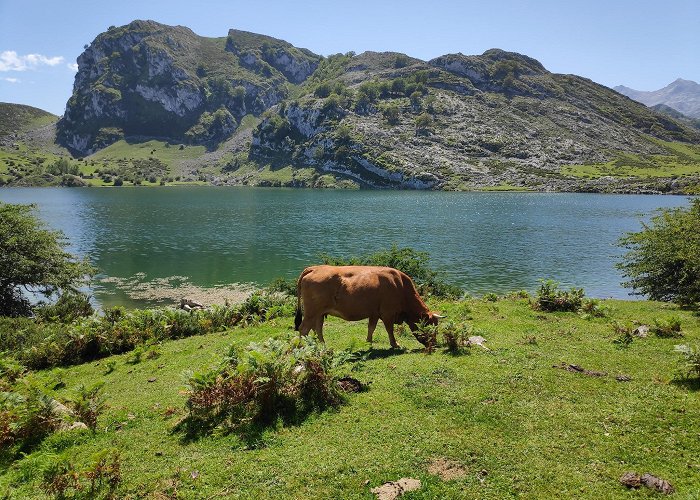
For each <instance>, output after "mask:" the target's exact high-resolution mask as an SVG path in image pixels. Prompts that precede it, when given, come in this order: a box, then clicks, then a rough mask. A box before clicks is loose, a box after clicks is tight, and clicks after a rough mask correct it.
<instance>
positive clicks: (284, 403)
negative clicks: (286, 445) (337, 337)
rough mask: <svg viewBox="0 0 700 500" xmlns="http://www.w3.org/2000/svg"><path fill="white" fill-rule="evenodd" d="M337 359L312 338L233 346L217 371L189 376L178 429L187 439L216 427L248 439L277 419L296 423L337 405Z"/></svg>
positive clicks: (209, 432)
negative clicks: (235, 432) (184, 406)
mask: <svg viewBox="0 0 700 500" xmlns="http://www.w3.org/2000/svg"><path fill="white" fill-rule="evenodd" d="M342 360H343V358H342V357H338V356H336V355H334V354H333V351H331V350H330V349H328V348H326V347H325V346H323V345H321V344H319V343H318V342H317V341H315V340H314V339H313V338H311V337H306V338H303V339H300V338H299V337H296V336H295V337H293V338H290V339H285V340H282V339H268V340H267V341H265V342H264V343H262V344H256V343H253V344H250V345H248V346H247V347H246V348H245V349H240V348H237V347H235V346H232V347H231V349H230V350H229V353H228V355H227V356H226V357H225V359H224V362H223V363H222V364H221V366H220V367H218V368H216V369H214V370H211V371H209V372H205V373H193V374H191V375H190V376H189V380H188V387H189V390H188V394H187V403H186V406H187V410H188V414H187V416H186V418H185V419H184V420H183V421H182V422H181V424H180V428H181V429H182V430H184V431H185V432H186V433H187V434H188V435H189V436H190V437H191V438H192V437H196V436H200V435H204V434H211V432H212V431H213V430H214V429H217V428H219V429H220V430H223V431H224V432H231V431H239V432H241V431H242V432H244V433H245V434H246V435H248V437H250V435H251V434H256V433H260V432H261V431H263V430H264V428H265V426H269V425H270V424H273V423H275V422H276V421H277V420H278V419H282V420H283V421H284V422H286V423H287V424H291V423H300V422H302V421H303V420H304V418H305V417H306V416H307V415H308V414H309V413H311V412H312V411H322V410H324V409H326V408H330V407H335V406H338V405H339V404H340V402H341V401H342V397H341V390H340V388H339V386H338V377H337V376H336V375H334V374H333V373H332V372H333V370H334V369H335V368H336V367H337V366H338V365H339V364H340V363H342ZM243 429H244V430H243Z"/></svg>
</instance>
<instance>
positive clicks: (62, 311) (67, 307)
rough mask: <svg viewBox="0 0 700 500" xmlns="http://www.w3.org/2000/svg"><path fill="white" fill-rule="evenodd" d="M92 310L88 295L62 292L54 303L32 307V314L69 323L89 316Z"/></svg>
mask: <svg viewBox="0 0 700 500" xmlns="http://www.w3.org/2000/svg"><path fill="white" fill-rule="evenodd" d="M94 312H95V311H94V309H93V308H92V304H90V299H89V297H88V296H87V295H85V294H83V293H76V292H67V293H64V294H62V295H61V296H60V297H59V298H58V300H57V301H56V303H55V304H49V305H42V306H39V307H36V308H34V314H35V315H36V317H37V318H38V319H39V320H41V321H46V322H49V321H54V322H60V323H70V322H72V321H75V320H76V319H78V318H85V317H87V316H91V315H92V314H93V313H94Z"/></svg>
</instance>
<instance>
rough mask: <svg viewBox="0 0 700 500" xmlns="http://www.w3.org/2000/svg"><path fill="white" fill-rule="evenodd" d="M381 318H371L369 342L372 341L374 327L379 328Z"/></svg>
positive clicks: (368, 334) (368, 325)
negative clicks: (378, 323)
mask: <svg viewBox="0 0 700 500" xmlns="http://www.w3.org/2000/svg"><path fill="white" fill-rule="evenodd" d="M378 321H379V318H372V317H370V318H369V323H368V324H367V342H369V343H370V344H371V343H372V335H373V334H374V329H375V328H377V322H378Z"/></svg>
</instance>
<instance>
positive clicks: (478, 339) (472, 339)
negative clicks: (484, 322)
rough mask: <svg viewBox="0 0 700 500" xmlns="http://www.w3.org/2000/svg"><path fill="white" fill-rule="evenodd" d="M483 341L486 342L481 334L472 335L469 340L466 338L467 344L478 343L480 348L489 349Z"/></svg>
mask: <svg viewBox="0 0 700 500" xmlns="http://www.w3.org/2000/svg"><path fill="white" fill-rule="evenodd" d="M484 342H486V339H485V338H484V337H482V336H481V335H472V336H471V337H469V340H467V345H468V346H470V345H478V346H479V347H481V348H482V349H486V350H487V351H489V350H490V349H489V348H488V347H486V346H485V345H484Z"/></svg>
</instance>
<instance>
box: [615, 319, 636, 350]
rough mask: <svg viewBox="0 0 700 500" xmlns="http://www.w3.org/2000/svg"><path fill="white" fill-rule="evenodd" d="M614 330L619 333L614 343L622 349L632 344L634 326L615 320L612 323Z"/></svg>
mask: <svg viewBox="0 0 700 500" xmlns="http://www.w3.org/2000/svg"><path fill="white" fill-rule="evenodd" d="M612 328H613V331H614V332H615V333H616V334H617V335H618V336H617V337H615V339H614V340H613V344H615V345H617V346H618V347H619V348H621V349H625V348H627V347H629V346H630V344H632V341H633V340H634V335H633V334H632V332H633V331H634V327H631V326H629V325H624V324H622V323H618V322H614V323H613V325H612Z"/></svg>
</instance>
